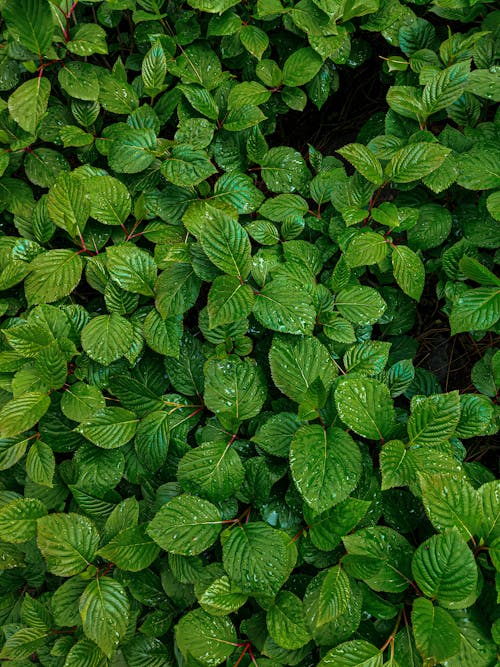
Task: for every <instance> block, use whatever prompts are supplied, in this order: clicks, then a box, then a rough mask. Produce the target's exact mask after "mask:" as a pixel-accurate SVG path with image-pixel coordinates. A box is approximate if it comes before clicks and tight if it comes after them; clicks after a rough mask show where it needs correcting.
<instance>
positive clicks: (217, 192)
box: [214, 89, 264, 213]
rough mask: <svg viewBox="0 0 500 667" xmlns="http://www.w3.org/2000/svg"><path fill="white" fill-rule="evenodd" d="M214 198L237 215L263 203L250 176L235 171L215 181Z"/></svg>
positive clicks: (251, 210)
mask: <svg viewBox="0 0 500 667" xmlns="http://www.w3.org/2000/svg"><path fill="white" fill-rule="evenodd" d="M233 90H234V89H233ZM214 198H216V199H217V200H219V201H223V202H225V203H226V204H230V205H231V206H233V207H234V208H235V209H236V210H237V211H238V213H252V212H253V211H255V210H257V209H258V208H259V206H260V205H261V204H262V202H263V201H264V195H263V194H262V192H261V191H260V190H259V189H258V188H257V187H255V185H254V184H253V181H252V179H251V178H250V176H248V175H247V174H240V173H239V172H237V171H234V172H228V173H225V174H223V175H222V176H221V177H220V178H219V179H218V180H217V183H216V184H215V186H214Z"/></svg>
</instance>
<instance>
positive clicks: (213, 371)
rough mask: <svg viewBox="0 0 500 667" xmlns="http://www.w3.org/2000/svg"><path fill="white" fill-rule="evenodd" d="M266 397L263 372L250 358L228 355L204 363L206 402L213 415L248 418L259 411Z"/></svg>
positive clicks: (241, 419)
mask: <svg viewBox="0 0 500 667" xmlns="http://www.w3.org/2000/svg"><path fill="white" fill-rule="evenodd" d="M266 396H267V389H266V382H265V379H264V376H263V373H262V371H261V369H260V368H259V367H258V366H256V365H255V364H254V363H252V362H251V361H250V360H243V359H240V358H238V357H229V358H227V359H225V360H224V359H222V360H220V361H219V360H217V359H211V360H210V361H208V362H207V363H206V364H205V404H206V406H207V408H208V409H209V410H212V412H215V414H217V415H218V414H221V415H225V416H231V417H233V418H234V419H237V420H238V421H243V420H245V419H250V418H251V417H255V415H257V414H259V412H260V411H261V409H262V405H263V404H264V401H265V400H266Z"/></svg>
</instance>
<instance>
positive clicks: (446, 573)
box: [412, 529, 477, 609]
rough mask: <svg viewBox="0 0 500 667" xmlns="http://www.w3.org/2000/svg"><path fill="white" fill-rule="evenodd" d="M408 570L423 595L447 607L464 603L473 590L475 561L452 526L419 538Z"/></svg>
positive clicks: (467, 604) (463, 604) (475, 572)
mask: <svg viewBox="0 0 500 667" xmlns="http://www.w3.org/2000/svg"><path fill="white" fill-rule="evenodd" d="M412 572H413V576H414V577H415V581H416V583H417V585H418V586H419V588H420V589H421V590H422V592H423V593H424V595H426V596H427V597H429V598H432V599H435V600H437V602H439V604H440V605H441V606H442V607H445V608H447V609H462V608H464V607H468V606H469V605H470V600H469V599H468V598H469V597H470V596H471V595H473V594H474V593H475V591H476V586H477V566H476V562H475V560H474V556H473V555H472V551H471V550H470V549H469V547H468V546H467V544H466V543H465V542H464V540H463V539H462V538H461V536H460V534H459V532H458V530H456V529H452V530H448V531H446V532H445V533H443V534H442V535H433V536H432V537H431V538H429V539H428V540H426V541H425V542H423V543H422V544H421V545H420V546H419V547H418V549H417V550H416V551H415V554H414V556H413V561H412Z"/></svg>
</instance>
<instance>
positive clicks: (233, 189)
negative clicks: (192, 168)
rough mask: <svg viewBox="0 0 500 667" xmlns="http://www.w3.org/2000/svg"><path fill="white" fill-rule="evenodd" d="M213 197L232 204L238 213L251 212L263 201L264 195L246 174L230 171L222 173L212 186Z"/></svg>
mask: <svg viewBox="0 0 500 667" xmlns="http://www.w3.org/2000/svg"><path fill="white" fill-rule="evenodd" d="M214 199H215V200H218V201H223V202H224V203H226V204H230V205H231V206H233V207H234V208H235V209H236V210H237V211H238V213H252V212H253V211H255V210H257V209H258V208H259V206H260V205H261V204H262V202H263V201H264V195H263V194H262V192H261V191H260V190H259V189H258V188H257V187H255V185H254V183H253V180H252V179H251V178H250V176H248V175H247V174H241V173H239V172H237V171H231V172H227V173H225V174H223V175H222V176H221V177H220V178H219V179H218V180H217V183H216V184H215V186H214Z"/></svg>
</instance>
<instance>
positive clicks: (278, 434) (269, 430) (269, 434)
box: [252, 412, 302, 457]
mask: <svg viewBox="0 0 500 667" xmlns="http://www.w3.org/2000/svg"><path fill="white" fill-rule="evenodd" d="M301 423H302V422H301V421H300V419H299V418H298V417H297V416H296V415H295V414H293V412H281V413H279V414H275V415H273V416H272V417H270V418H269V419H267V420H266V421H265V422H264V423H263V424H262V425H261V426H259V428H258V429H257V432H256V434H255V435H254V436H253V438H252V442H256V443H257V444H258V445H259V447H261V448H262V449H263V450H264V451H265V452H266V453H267V454H271V455H272V456H281V457H285V456H288V452H289V450H290V443H291V441H292V437H293V435H294V433H295V432H296V431H297V429H298V428H299V426H300V425H301Z"/></svg>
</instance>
